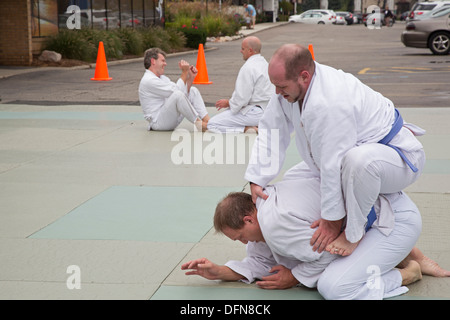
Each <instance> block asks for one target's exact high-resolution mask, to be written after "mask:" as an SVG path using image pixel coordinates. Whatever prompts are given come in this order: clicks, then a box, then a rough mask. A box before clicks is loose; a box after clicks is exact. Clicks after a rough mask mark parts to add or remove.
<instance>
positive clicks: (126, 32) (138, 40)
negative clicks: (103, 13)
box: [114, 28, 144, 56]
mask: <svg viewBox="0 0 450 320" xmlns="http://www.w3.org/2000/svg"><path fill="white" fill-rule="evenodd" d="M114 33H115V34H116V35H117V36H118V37H119V39H120V40H121V41H122V45H123V53H124V54H132V55H137V56H138V55H141V54H142V53H143V52H144V44H143V41H142V34H141V33H140V32H139V31H137V30H136V29H132V28H120V29H116V30H114Z"/></svg>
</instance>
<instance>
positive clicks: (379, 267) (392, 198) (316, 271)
mask: <svg viewBox="0 0 450 320" xmlns="http://www.w3.org/2000/svg"><path fill="white" fill-rule="evenodd" d="M265 192H266V194H267V195H268V198H267V199H266V200H263V199H262V198H259V199H258V200H257V203H256V205H255V204H254V203H253V201H252V198H251V195H249V194H247V193H243V192H236V193H231V194H229V195H228V196H227V197H226V198H225V199H224V200H222V201H221V202H220V203H219V204H218V205H217V208H216V212H215V216H214V227H215V229H216V231H218V232H222V233H224V234H225V235H226V236H227V237H229V238H230V239H232V240H239V241H241V242H242V243H244V244H246V245H247V257H246V258H245V259H244V260H242V261H229V262H227V263H226V264H225V265H223V266H219V265H216V264H214V263H213V262H211V261H209V260H208V259H206V258H202V259H197V260H192V261H189V262H187V263H184V264H183V265H182V267H181V269H183V270H191V271H188V272H186V275H200V276H202V277H204V278H206V279H210V280H225V281H243V282H246V283H251V282H253V281H255V280H257V279H260V280H259V281H257V282H256V284H257V285H258V286H259V287H261V288H263V289H287V288H291V287H293V286H296V285H298V284H302V285H304V286H307V287H310V288H314V287H318V290H319V292H320V293H321V294H322V296H323V297H324V298H326V299H383V298H386V297H392V296H396V295H399V294H402V293H405V292H407V291H408V289H407V288H406V287H404V286H405V285H407V284H410V283H412V282H415V281H417V280H419V279H421V277H422V273H426V274H431V275H434V276H448V275H450V273H449V272H447V271H445V270H443V269H441V268H440V267H439V266H438V265H437V264H436V263H435V262H434V261H432V260H430V259H428V258H426V257H425V256H424V255H423V254H422V253H421V252H420V251H419V250H418V249H417V248H414V244H415V243H416V241H417V239H418V237H419V234H420V231H421V226H422V221H421V217H420V213H419V210H418V209H417V207H416V206H415V205H414V203H413V202H412V201H411V200H410V199H409V197H408V196H407V195H406V194H404V193H402V192H399V193H395V194H392V195H386V196H380V197H379V198H378V199H377V202H376V205H375V207H376V212H377V215H379V212H380V210H381V211H387V212H389V213H386V212H383V214H393V215H394V217H395V227H394V228H393V230H392V231H391V232H390V233H389V235H385V234H383V233H382V232H380V230H379V228H380V227H379V226H377V225H374V227H373V228H372V229H370V230H369V231H368V232H367V234H366V235H365V236H364V238H363V239H362V240H361V243H360V245H359V246H358V247H357V248H356V249H355V251H354V252H353V254H352V255H350V256H348V257H341V256H337V255H332V254H330V253H329V252H327V251H323V252H321V253H319V252H318V251H313V250H312V249H311V245H310V239H311V236H312V234H313V233H314V232H315V229H314V228H311V225H312V224H313V223H314V221H316V220H318V219H320V198H321V197H320V183H319V180H318V179H316V178H304V179H295V180H283V181H281V182H278V183H276V184H274V185H272V186H268V187H267V188H266V189H265ZM405 257H406V259H405ZM401 263H403V265H404V266H403V268H402V269H396V268H395V267H396V266H397V265H399V264H401ZM371 267H372V268H373V269H375V268H376V270H372V269H370V268H371ZM375 272H376V275H377V276H378V278H377V279H372V277H371V275H372V273H373V274H375ZM369 281H371V282H370V283H368V282H369ZM372 283H373V284H374V285H372Z"/></svg>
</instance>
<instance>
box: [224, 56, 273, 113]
mask: <svg viewBox="0 0 450 320" xmlns="http://www.w3.org/2000/svg"><path fill="white" fill-rule="evenodd" d="M268 67H269V64H268V63H267V61H266V59H265V58H264V57H263V56H262V55H260V54H254V55H252V56H251V57H249V58H248V59H247V61H245V63H244V65H243V66H242V67H241V69H240V70H239V74H238V76H237V79H236V85H235V88H234V92H233V95H232V96H231V98H230V100H229V103H230V110H231V112H232V113H233V114H236V113H238V112H240V113H242V114H244V115H245V114H246V113H247V112H248V111H249V110H250V109H251V108H252V107H254V106H255V105H259V106H260V107H261V108H263V110H264V109H265V108H266V106H267V104H268V103H269V100H270V98H271V97H272V95H273V94H274V92H275V87H274V85H273V84H272V83H271V82H270V79H269V75H268V71H267V70H268Z"/></svg>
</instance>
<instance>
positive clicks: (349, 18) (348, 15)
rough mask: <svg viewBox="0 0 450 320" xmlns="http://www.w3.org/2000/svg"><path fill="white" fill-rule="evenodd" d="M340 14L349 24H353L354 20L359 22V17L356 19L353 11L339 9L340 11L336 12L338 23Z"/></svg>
mask: <svg viewBox="0 0 450 320" xmlns="http://www.w3.org/2000/svg"><path fill="white" fill-rule="evenodd" d="M338 16H341V17H343V18H344V20H345V23H346V24H348V25H350V24H353V22H355V23H358V22H357V18H356V19H355V17H354V16H353V13H351V12H348V11H339V12H336V24H338V23H337V17H338Z"/></svg>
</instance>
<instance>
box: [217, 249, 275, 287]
mask: <svg viewBox="0 0 450 320" xmlns="http://www.w3.org/2000/svg"><path fill="white" fill-rule="evenodd" d="M225 265H226V266H227V267H228V268H230V269H231V270H233V271H234V272H236V273H239V274H240V275H242V276H244V277H245V278H246V279H245V280H241V281H243V282H244V283H252V282H253V281H255V280H256V279H261V278H262V277H265V276H268V275H270V273H269V271H270V269H272V267H274V266H276V265H277V262H276V261H275V259H274V257H273V255H272V251H271V250H270V248H269V247H268V246H267V244H265V243H264V242H249V243H248V244H247V257H246V258H244V260H242V261H236V260H231V261H228V262H227V263H226V264H225Z"/></svg>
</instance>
